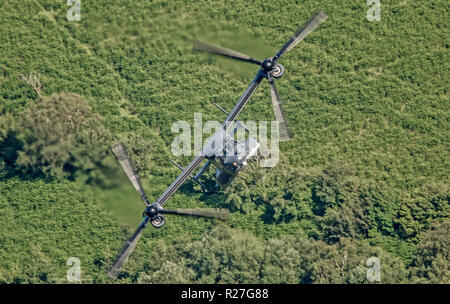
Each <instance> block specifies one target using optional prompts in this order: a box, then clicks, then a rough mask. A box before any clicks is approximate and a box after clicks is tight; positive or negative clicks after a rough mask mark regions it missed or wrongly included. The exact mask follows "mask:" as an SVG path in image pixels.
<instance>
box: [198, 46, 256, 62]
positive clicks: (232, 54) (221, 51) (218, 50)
mask: <svg viewBox="0 0 450 304" xmlns="http://www.w3.org/2000/svg"><path fill="white" fill-rule="evenodd" d="M194 50H197V51H203V52H208V53H212V54H217V55H221V56H224V57H228V58H233V59H237V60H242V61H245V62H250V63H255V64H258V65H261V63H262V62H261V61H259V60H257V59H254V58H251V57H250V56H247V55H245V54H242V53H239V52H236V51H233V50H230V49H226V48H224V47H218V46H214V45H210V44H207V43H204V42H201V41H197V40H196V41H195V43H194Z"/></svg>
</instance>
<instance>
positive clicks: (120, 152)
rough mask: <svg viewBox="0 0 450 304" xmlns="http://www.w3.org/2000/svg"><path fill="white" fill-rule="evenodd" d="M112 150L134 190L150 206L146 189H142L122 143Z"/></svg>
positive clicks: (114, 146)
mask: <svg viewBox="0 0 450 304" xmlns="http://www.w3.org/2000/svg"><path fill="white" fill-rule="evenodd" d="M112 150H113V152H114V154H115V155H116V157H117V159H118V160H119V163H120V165H121V166H122V168H123V170H124V171H125V173H126V174H127V176H128V178H129V179H130V181H131V183H132V184H133V186H134V188H135V189H136V191H137V192H138V193H139V195H140V196H141V199H142V200H143V201H144V204H145V205H146V206H148V205H149V202H148V199H147V196H146V195H145V192H144V188H142V185H141V182H140V180H139V176H138V175H137V173H136V172H135V171H134V169H133V165H132V164H131V161H130V160H129V159H128V157H127V154H126V153H125V149H124V148H123V145H122V143H120V142H118V143H115V144H114V145H113V146H112Z"/></svg>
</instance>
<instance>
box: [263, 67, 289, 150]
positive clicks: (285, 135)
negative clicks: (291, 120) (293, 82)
mask: <svg viewBox="0 0 450 304" xmlns="http://www.w3.org/2000/svg"><path fill="white" fill-rule="evenodd" d="M268 80H269V85H270V96H271V97H272V106H273V113H274V114H275V119H276V120H277V121H278V122H279V124H280V141H287V140H289V139H291V136H290V134H289V130H288V127H287V123H286V120H285V119H284V114H283V109H282V106H281V100H280V97H279V95H278V91H277V88H276V86H275V82H274V80H273V77H270V76H269V77H268Z"/></svg>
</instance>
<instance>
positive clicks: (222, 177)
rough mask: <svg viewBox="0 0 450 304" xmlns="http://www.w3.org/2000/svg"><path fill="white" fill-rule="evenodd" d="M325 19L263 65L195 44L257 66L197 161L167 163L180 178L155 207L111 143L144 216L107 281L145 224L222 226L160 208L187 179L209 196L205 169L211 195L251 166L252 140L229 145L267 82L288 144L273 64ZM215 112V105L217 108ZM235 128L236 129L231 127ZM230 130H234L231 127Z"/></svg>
mask: <svg viewBox="0 0 450 304" xmlns="http://www.w3.org/2000/svg"><path fill="white" fill-rule="evenodd" d="M327 18H328V16H327V15H326V14H325V13H324V12H323V11H320V12H319V13H317V14H316V15H315V16H314V17H313V18H312V19H311V20H310V21H309V22H308V23H307V24H306V26H304V27H302V28H301V29H300V30H298V31H297V32H296V33H295V34H294V35H293V36H292V37H291V39H290V40H289V41H288V42H286V43H285V44H284V45H283V47H282V48H281V49H280V50H279V51H278V52H277V53H276V54H275V55H274V56H272V57H269V58H266V59H264V60H263V61H260V60H257V59H254V58H251V57H250V56H247V55H245V54H242V53H239V52H236V51H233V50H230V49H226V48H222V47H217V46H213V45H210V44H206V43H203V42H199V41H196V43H195V45H194V49H195V50H198V51H204V52H209V53H213V54H217V55H221V56H224V57H228V58H232V59H237V60H241V61H245V62H250V63H254V64H257V65H259V66H260V68H259V70H258V72H257V73H256V76H255V78H254V79H253V81H252V82H251V83H250V85H249V86H248V87H247V89H246V90H245V92H244V93H243V94H242V96H241V97H240V98H239V100H238V101H237V103H236V105H235V106H234V108H233V109H232V110H231V112H229V113H228V112H226V111H225V110H223V109H222V108H221V107H220V106H218V107H219V109H221V110H222V111H223V112H225V113H226V114H227V118H226V119H225V121H224V122H223V124H222V128H220V129H219V130H218V131H217V132H216V133H214V134H213V135H212V136H211V137H210V138H209V139H208V140H207V141H206V144H205V145H204V146H203V149H202V152H201V153H200V155H197V156H196V157H195V158H194V160H192V161H191V163H190V164H189V165H188V166H187V167H186V168H182V167H181V166H179V165H178V164H176V163H175V162H174V161H172V162H173V163H174V164H175V165H176V166H177V167H178V168H179V169H180V170H182V172H181V174H180V175H179V176H178V177H177V178H176V179H175V180H174V181H173V182H172V184H171V185H170V186H169V187H168V188H167V189H166V190H165V191H164V193H163V194H161V196H160V197H159V198H158V199H156V201H155V202H154V203H150V202H149V200H148V198H147V196H146V194H145V192H144V189H143V188H142V185H141V183H140V180H139V176H138V175H137V173H136V172H135V170H134V169H133V165H132V163H131V161H130V159H129V158H128V156H127V154H126V152H125V149H124V147H123V145H122V144H121V143H116V144H114V145H113V147H112V150H113V152H114V154H115V155H116V157H117V158H118V160H119V163H120V164H121V166H122V167H123V169H124V170H125V172H126V174H127V176H128V178H129V179H130V181H131V183H132V184H133V186H134V187H135V189H136V190H137V192H138V193H139V195H140V196H141V199H142V201H143V202H144V204H145V210H144V213H143V219H142V222H141V224H140V225H139V227H138V228H137V230H136V231H135V232H134V233H133V235H132V236H131V237H130V238H129V239H128V241H127V242H126V244H125V246H124V247H123V249H122V250H121V252H120V254H119V256H118V257H117V259H116V260H115V262H114V264H113V265H112V267H111V268H110V269H109V271H108V275H109V276H110V277H112V278H117V276H118V274H119V270H120V268H121V267H122V265H123V264H124V263H125V261H126V260H127V258H128V256H129V255H130V254H131V253H132V251H133V250H134V248H135V247H136V244H137V242H138V240H139V238H140V237H141V235H142V231H143V230H144V228H145V227H146V226H147V224H148V222H150V223H151V224H152V226H154V227H156V228H160V227H162V226H163V225H164V223H165V218H164V216H163V215H164V214H177V215H188V216H199V217H211V218H219V219H222V220H225V219H226V218H227V217H228V215H229V212H228V210H226V209H175V210H169V209H165V208H163V205H164V204H165V203H166V202H167V200H168V199H169V198H170V197H171V196H172V195H173V194H174V193H175V191H176V190H177V189H178V188H179V187H180V186H181V184H183V183H184V182H185V181H186V180H187V179H189V178H191V179H192V180H193V181H195V182H196V183H198V184H200V186H201V187H202V189H203V190H205V191H208V189H206V187H205V186H204V184H203V183H201V182H200V180H199V178H200V176H201V175H202V174H203V173H204V172H205V171H206V169H207V168H208V167H209V166H210V165H211V164H212V165H213V166H214V167H216V182H217V184H216V189H214V190H217V189H218V188H224V187H226V186H228V185H229V184H230V183H231V181H232V180H233V179H234V178H235V177H236V176H237V174H238V173H239V172H240V171H241V170H242V169H243V168H244V167H245V166H246V165H247V164H248V162H249V161H251V160H252V159H253V158H254V157H255V156H256V155H257V153H258V148H259V143H258V142H257V141H256V139H255V138H252V137H250V138H248V139H247V140H245V141H244V142H240V141H237V140H235V139H234V133H235V132H236V130H237V128H239V127H242V128H244V129H246V127H245V126H244V125H243V124H242V123H240V122H237V121H236V117H237V116H238V115H239V113H240V112H241V111H242V109H243V108H244V106H245V105H246V104H247V102H248V100H249V98H250V97H251V96H252V94H253V92H254V91H255V89H256V88H257V87H258V85H259V84H260V83H261V82H262V81H263V80H264V79H267V80H268V82H269V86H270V93H271V97H272V105H273V109H274V114H275V118H276V120H277V121H278V122H279V126H280V140H289V139H290V138H291V136H290V134H289V131H288V128H287V124H286V120H285V118H284V114H283V111H282V106H281V101H280V98H279V95H278V92H277V89H276V86H275V82H274V79H276V78H280V77H282V76H283V74H284V71H285V69H284V67H283V66H282V65H281V64H280V63H278V62H277V61H278V60H279V59H281V58H282V56H283V55H284V54H285V53H286V52H288V51H290V50H291V49H292V48H293V47H294V46H296V45H297V44H298V43H299V42H300V41H302V40H303V39H304V38H305V37H306V36H308V35H309V34H310V33H311V32H312V31H313V30H314V29H316V28H317V27H318V26H319V25H320V24H321V23H322V22H324V21H325V20H326V19H327ZM216 106H217V105H216ZM236 122H237V124H236ZM233 125H235V127H234V128H233V127H232V126H233ZM205 160H206V163H205V164H204V165H203V167H202V168H201V169H200V171H199V172H198V173H196V174H195V175H193V172H194V170H195V169H196V168H197V167H198V166H199V165H200V164H201V163H202V162H203V161H205Z"/></svg>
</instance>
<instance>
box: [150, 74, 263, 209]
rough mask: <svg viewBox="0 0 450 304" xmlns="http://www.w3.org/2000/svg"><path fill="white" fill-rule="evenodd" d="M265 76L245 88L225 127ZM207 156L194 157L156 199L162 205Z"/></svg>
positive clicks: (225, 128) (234, 117) (258, 76)
mask: <svg viewBox="0 0 450 304" xmlns="http://www.w3.org/2000/svg"><path fill="white" fill-rule="evenodd" d="M263 79H264V77H263V76H262V75H261V73H258V74H257V75H256V77H255V79H253V81H252V83H251V84H250V85H249V86H248V88H247V89H246V90H245V92H244V94H242V96H241V97H240V98H239V100H238V102H237V103H236V105H235V106H234V108H233V110H232V111H231V112H230V113H229V114H228V117H227V118H226V119H225V121H224V123H223V128H224V130H225V131H226V130H227V129H228V128H229V126H230V123H231V122H232V121H234V120H235V119H236V117H237V116H238V114H239V113H240V112H241V111H242V109H243V108H244V106H245V104H246V103H247V101H248V99H249V98H250V96H251V95H252V94H253V92H254V91H255V89H256V88H257V87H258V85H259V84H260V83H261V81H262V80H263ZM205 158H206V155H205V154H204V153H203V152H202V154H201V155H199V156H197V157H196V158H194V160H193V161H191V163H190V164H189V165H188V166H187V167H186V168H185V169H184V170H183V172H181V173H180V175H178V177H177V178H176V179H175V180H174V181H173V183H172V184H171V185H170V186H169V187H168V188H167V189H166V191H164V193H163V194H161V196H160V197H159V198H158V199H157V200H156V202H157V203H159V204H160V205H161V206H163V205H164V203H165V202H166V201H167V200H168V199H169V198H170V197H171V196H172V195H173V194H174V193H175V191H177V189H178V188H179V187H180V186H181V185H182V184H183V183H184V181H186V180H187V179H188V178H189V177H190V176H191V174H192V172H193V171H194V170H195V169H196V168H197V167H198V166H199V165H200V163H201V162H202V161H203V160H204V159H205Z"/></svg>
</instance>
